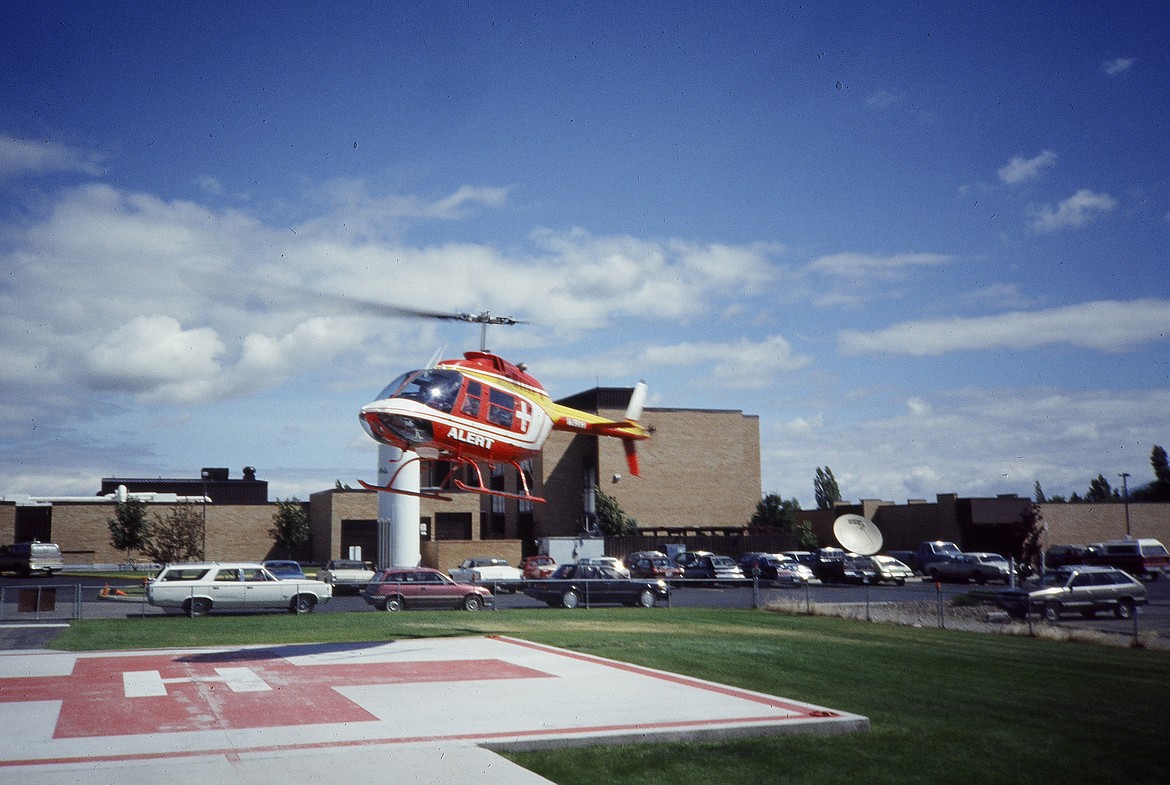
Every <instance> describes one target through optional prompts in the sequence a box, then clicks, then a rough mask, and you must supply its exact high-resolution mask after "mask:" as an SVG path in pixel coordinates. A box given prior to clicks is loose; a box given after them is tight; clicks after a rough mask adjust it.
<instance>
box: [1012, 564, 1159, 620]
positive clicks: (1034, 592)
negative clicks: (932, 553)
mask: <svg viewBox="0 0 1170 785" xmlns="http://www.w3.org/2000/svg"><path fill="white" fill-rule="evenodd" d="M1145 603H1146V587H1145V586H1143V585H1142V584H1141V582H1140V581H1138V579H1137V578H1135V577H1133V576H1132V575H1130V574H1129V573H1128V572H1125V571H1124V570H1119V569H1117V568H1116V567H1099V566H1091V565H1074V566H1071V567H1060V568H1058V569H1056V570H1054V571H1052V572H1051V573H1049V574H1048V575H1047V576H1045V577H1044V578H1043V579H1042V582H1041V583H1040V584H1039V585H1032V586H1030V587H1019V588H1015V589H1002V590H1000V591H998V592H996V594H995V604H996V605H998V606H999V607H1001V608H1003V609H1004V610H1006V611H1007V612H1008V614H1009V615H1011V616H1014V617H1016V618H1024V617H1025V616H1026V615H1027V614H1028V613H1042V614H1043V615H1044V618H1045V619H1047V620H1049V621H1058V620H1059V619H1060V618H1061V617H1062V616H1063V615H1064V614H1065V613H1067V612H1070V611H1071V612H1075V613H1079V614H1081V616H1083V617H1085V618H1086V619H1089V618H1092V617H1093V616H1094V615H1095V614H1096V613H1097V612H1099V611H1104V610H1111V611H1113V614H1114V615H1115V616H1116V617H1117V618H1119V619H1128V618H1130V617H1132V616H1133V613H1134V608H1135V607H1136V606H1138V605H1144V604H1145Z"/></svg>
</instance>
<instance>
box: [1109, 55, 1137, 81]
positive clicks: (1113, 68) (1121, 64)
mask: <svg viewBox="0 0 1170 785" xmlns="http://www.w3.org/2000/svg"><path fill="white" fill-rule="evenodd" d="M1132 67H1133V58H1132V57H1116V58H1114V59H1112V60H1106V61H1105V62H1104V63H1102V64H1101V73H1103V74H1105V75H1106V76H1117V75H1118V74H1122V73H1125V72H1126V71H1128V70H1129V69H1130V68H1132Z"/></svg>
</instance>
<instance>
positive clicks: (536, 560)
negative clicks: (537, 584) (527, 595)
mask: <svg viewBox="0 0 1170 785" xmlns="http://www.w3.org/2000/svg"><path fill="white" fill-rule="evenodd" d="M520 569H521V570H522V571H523V573H524V577H525V578H526V579H527V580H530V581H532V580H541V579H543V578H547V577H548V576H550V575H552V574H553V572H554V571H556V569H557V560H556V559H554V558H553V557H551V556H525V557H524V561H522V562H520Z"/></svg>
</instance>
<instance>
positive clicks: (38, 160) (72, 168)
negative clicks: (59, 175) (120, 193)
mask: <svg viewBox="0 0 1170 785" xmlns="http://www.w3.org/2000/svg"><path fill="white" fill-rule="evenodd" d="M101 164H102V156H100V155H98V154H97V153H94V152H91V151H88V150H82V149H81V148H78V147H72V146H70V145H67V144H63V143H61V142H55V141H51V140H45V141H36V140H32V139H13V138H11V137H0V178H5V177H17V176H20V175H26V174H27V175H45V174H50V173H52V172H75V173H79V174H87V175H91V176H94V177H96V176H98V175H100V174H101V173H102V171H103V170H102V165H101Z"/></svg>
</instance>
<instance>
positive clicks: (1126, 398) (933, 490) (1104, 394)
mask: <svg viewBox="0 0 1170 785" xmlns="http://www.w3.org/2000/svg"><path fill="white" fill-rule="evenodd" d="M932 398H933V400H932V405H931V408H932V410H933V413H932V414H930V415H929V416H922V415H920V414H917V413H915V412H913V411H911V410H910V409H909V408H907V407H901V408H895V409H892V410H889V411H888V412H885V413H881V412H878V413H872V414H869V415H867V416H865V417H862V418H860V419H857V418H850V419H849V420H848V422H844V421H843V422H842V423H841V424H840V425H838V426H836V427H833V428H824V427H818V428H817V429H816V438H801V437H802V436H803V435H804V434H802V433H801V432H800V430H799V429H798V428H796V427H794V426H793V423H799V422H801V421H802V420H803V418H799V417H798V418H795V419H786V420H780V421H776V422H775V423H774V424H772V425H768V424H767V423H765V424H763V425H762V433H761V448H762V458H763V463H764V466H765V467H766V469H765V471H766V476H765V477H764V490H765V492H767V491H775V492H779V493H782V494H783V495H784V496H786V497H787V496H791V495H799V496H800V498H801V499H802V502H803V501H805V500H808V501H810V502H811V499H812V481H813V473H814V471H815V467H817V466H824V465H827V466H829V467H831V468H832V469H833V473H834V474H835V475H836V477H837V479H838V482H839V484H840V486H841V493H842V495H843V496H844V498H846V499H850V500H858V499H887V500H890V501H895V502H900V501H902V500H903V499H905V498H923V497H925V498H927V499H932V498H933V496H934V494H937V493H951V492H955V493H959V494H960V495H967V496H995V495H997V494H1000V493H1012V492H1015V493H1019V494H1021V495H1024V496H1030V495H1031V492H1032V483H1033V482H1035V481H1036V480H1039V481H1040V482H1041V484H1042V485H1043V487H1044V490H1045V491H1046V492H1047V493H1048V494H1049V495H1052V494H1057V493H1059V494H1063V495H1066V496H1067V495H1069V494H1070V493H1071V492H1072V491H1074V490H1075V491H1078V492H1080V493H1084V492H1085V489H1086V488H1087V487H1088V484H1089V481H1090V479H1091V478H1093V477H1096V476H1097V474H1098V473H1099V472H1105V474H1106V476H1109V474H1110V472H1111V471H1114V470H1116V471H1121V470H1129V471H1132V472H1133V473H1134V477H1138V476H1139V475H1140V476H1142V477H1145V478H1147V479H1152V477H1151V476H1150V475H1149V453H1150V449H1151V448H1152V446H1153V443H1154V442H1156V441H1157V437H1156V436H1155V434H1157V433H1159V432H1160V429H1162V428H1163V427H1164V425H1165V412H1166V411H1170V391H1165V390H1148V391H1144V390H1143V391H1132V392H1114V391H1108V390H1090V391H1084V392H1079V391H1078V392H1064V391H1057V392H1054V391H1053V390H1051V389H994V390H970V389H968V390H956V391H950V392H938V393H935V394H932ZM1090 422H1091V423H1094V425H1095V427H1092V428H1085V427H1084V424H1085V423H1090ZM1143 481H1145V480H1143ZM1131 482H1134V483H1135V484H1136V480H1134V479H1133V478H1131Z"/></svg>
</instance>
